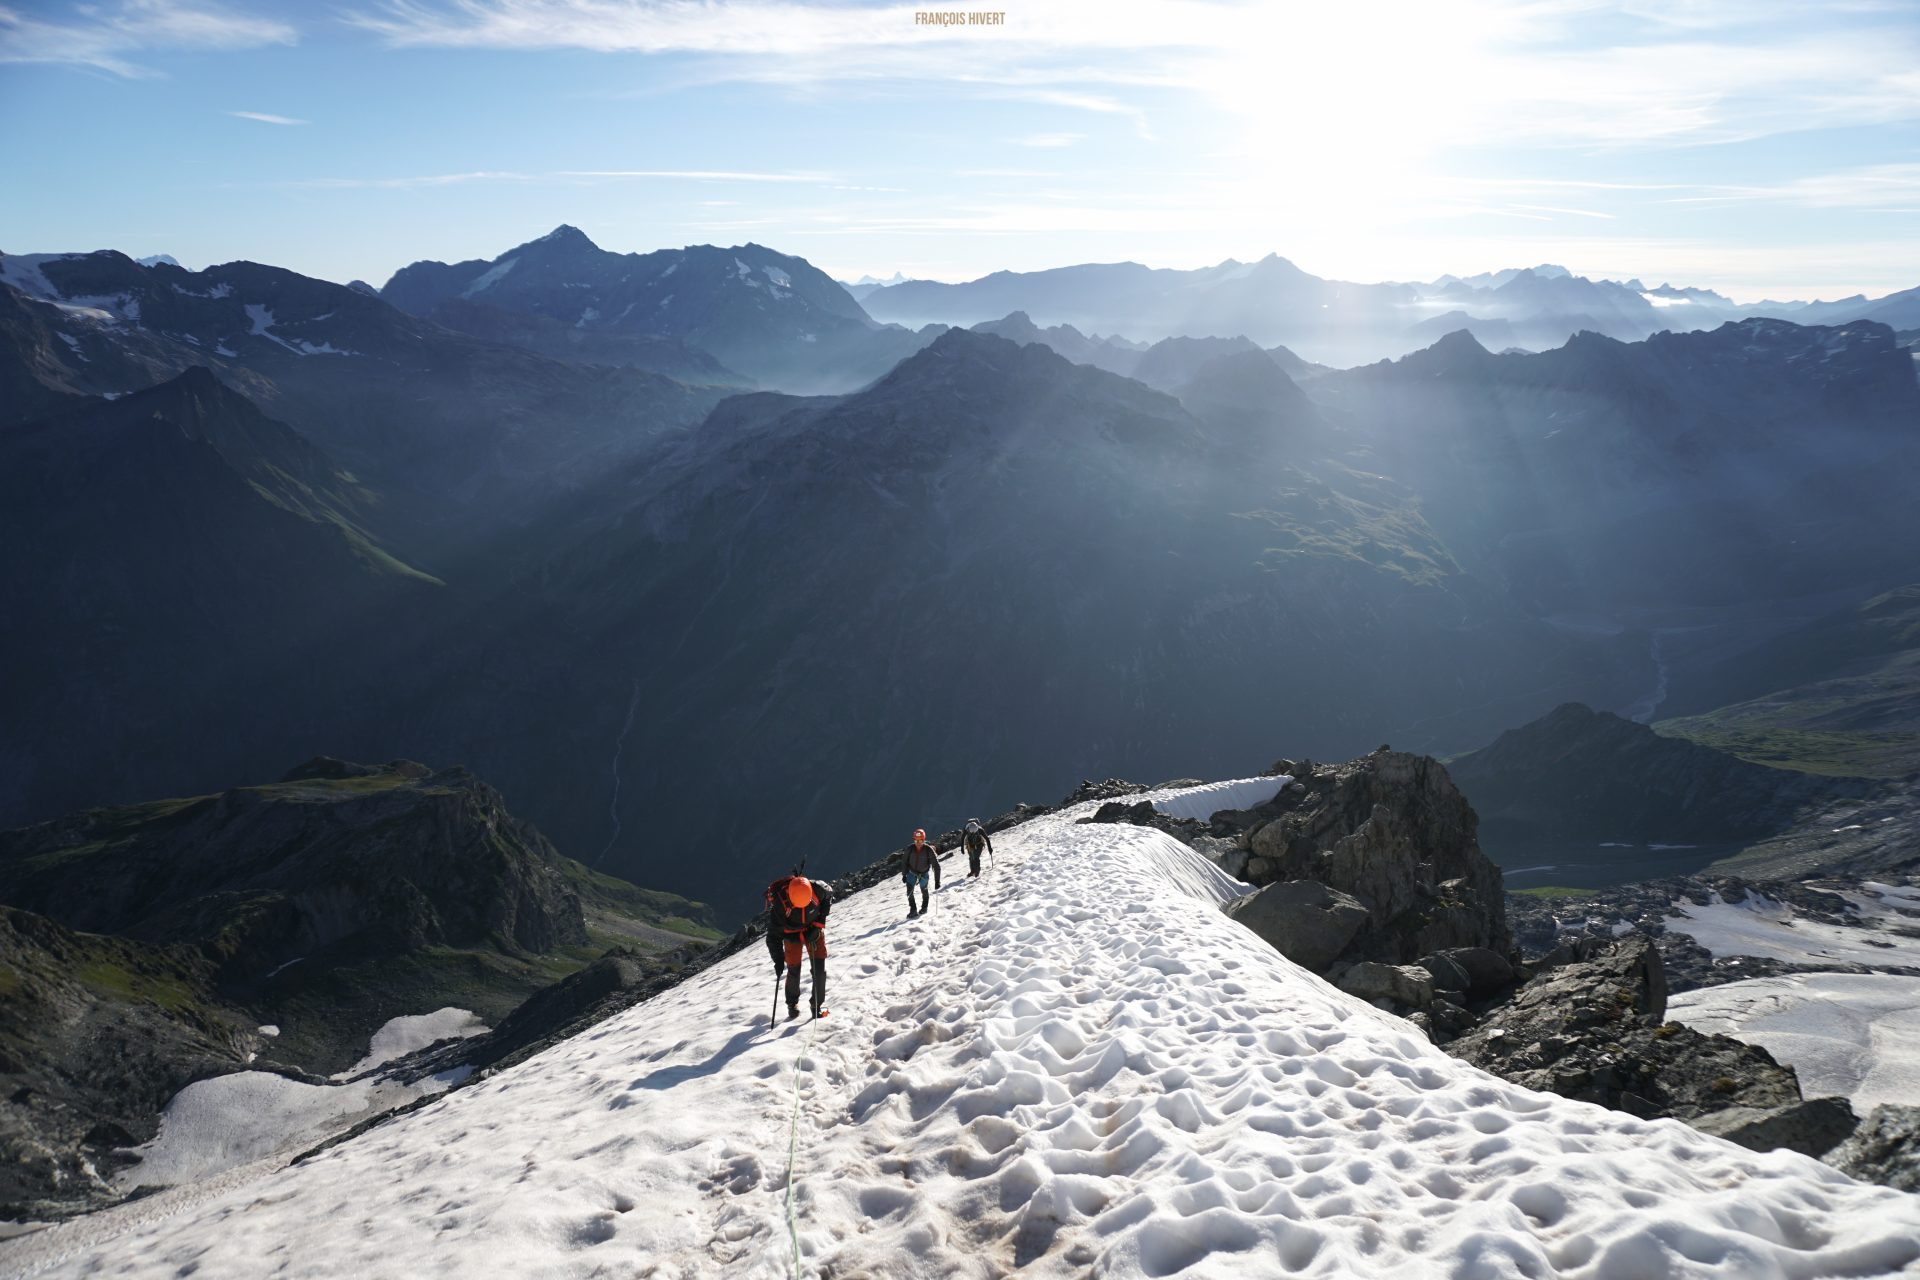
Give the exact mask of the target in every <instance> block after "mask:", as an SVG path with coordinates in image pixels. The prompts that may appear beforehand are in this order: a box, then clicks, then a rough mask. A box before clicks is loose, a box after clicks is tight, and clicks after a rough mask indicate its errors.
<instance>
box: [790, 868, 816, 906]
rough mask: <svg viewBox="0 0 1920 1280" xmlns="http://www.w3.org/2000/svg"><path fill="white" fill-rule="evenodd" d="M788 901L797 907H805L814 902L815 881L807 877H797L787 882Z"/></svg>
mask: <svg viewBox="0 0 1920 1280" xmlns="http://www.w3.org/2000/svg"><path fill="white" fill-rule="evenodd" d="M787 901H788V903H790V904H791V905H793V906H796V907H804V906H806V905H807V904H808V903H810V902H812V901H813V881H811V880H809V879H807V878H806V877H805V876H795V877H794V878H793V879H791V880H789V881H787Z"/></svg>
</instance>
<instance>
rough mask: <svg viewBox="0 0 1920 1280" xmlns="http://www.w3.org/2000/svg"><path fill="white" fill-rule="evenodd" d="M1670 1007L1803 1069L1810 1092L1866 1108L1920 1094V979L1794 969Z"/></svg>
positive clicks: (1803, 1085)
mask: <svg viewBox="0 0 1920 1280" xmlns="http://www.w3.org/2000/svg"><path fill="white" fill-rule="evenodd" d="M1667 1012H1668V1016H1670V1017H1672V1018H1674V1019H1675V1020H1676V1021H1679V1022H1684V1023H1686V1024H1687V1025H1688V1026H1690V1027H1693V1028H1695V1029H1696V1030H1699V1031H1704V1032H1707V1033H1708V1034H1709V1035H1723V1036H1732V1037H1733V1038H1734V1039H1736V1040H1744V1041H1746V1042H1747V1043H1748V1044H1757V1045H1759V1046H1760V1047H1761V1048H1762V1049H1765V1050H1766V1051H1767V1052H1768V1053H1771V1054H1772V1055H1773V1056H1774V1057H1775V1058H1776V1059H1778V1060H1779V1061H1781V1062H1784V1063H1786V1064H1787V1065H1788V1066H1790V1067H1792V1068H1793V1069H1794V1073H1795V1074H1796V1075H1798V1076H1799V1077H1800V1091H1801V1092H1802V1093H1804V1094H1805V1095H1806V1096H1807V1097H1809V1098H1821V1097H1827V1096H1830V1095H1833V1094H1840V1095H1842V1096H1844V1097H1846V1098H1848V1099H1849V1100H1850V1101H1851V1102H1852V1103H1853V1109H1854V1111H1855V1112H1856V1113H1858V1114H1859V1115H1863V1116H1864V1115H1866V1114H1867V1113H1868V1112H1870V1111H1872V1110H1873V1109H1874V1108H1875V1107H1877V1106H1880V1105H1882V1104H1883V1103H1897V1104H1899V1105H1901V1106H1912V1105H1913V1102H1914V1099H1915V1098H1920V978H1907V977H1901V976H1899V975H1897V974H1891V973H1795V974H1782V975H1781V976H1780V977H1777V978H1748V979H1746V980H1745V981H1743V982H1729V983H1727V984H1726V985H1725V986H1719V987H1705V988H1702V989H1700V990H1698V991H1687V992H1683V993H1682V994H1680V995H1677V996H1675V997H1673V998H1672V999H1671V1000H1669V1001H1668V1002H1667Z"/></svg>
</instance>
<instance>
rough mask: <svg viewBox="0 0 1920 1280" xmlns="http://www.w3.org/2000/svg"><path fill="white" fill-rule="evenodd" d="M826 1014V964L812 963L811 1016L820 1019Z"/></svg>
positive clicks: (816, 961) (821, 961) (820, 961)
mask: <svg viewBox="0 0 1920 1280" xmlns="http://www.w3.org/2000/svg"><path fill="white" fill-rule="evenodd" d="M826 1012H827V962H826V961H825V960H815V961H814V962H813V1016H814V1017H816V1018H818V1017H822V1016H824V1015H825V1014H826Z"/></svg>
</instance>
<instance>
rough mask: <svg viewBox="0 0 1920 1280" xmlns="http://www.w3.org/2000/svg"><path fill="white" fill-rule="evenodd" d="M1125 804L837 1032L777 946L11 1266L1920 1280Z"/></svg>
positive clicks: (864, 995) (846, 1018) (888, 919)
mask: <svg viewBox="0 0 1920 1280" xmlns="http://www.w3.org/2000/svg"><path fill="white" fill-rule="evenodd" d="M1092 808H1093V806H1091V805H1087V806H1081V808H1080V809H1078V810H1071V811H1068V812H1066V813H1064V814H1058V815H1051V816H1048V817H1045V818H1041V819H1037V820H1035V821H1033V822H1030V823H1028V824H1026V825H1024V826H1022V827H1019V828H1017V829H1014V830H1012V831H1008V832H1006V833H1005V834H1004V835H1003V836H1002V837H1001V838H1000V839H998V840H996V841H995V844H996V846H997V847H998V850H999V859H998V866H997V868H996V869H994V870H991V871H989V872H988V874H987V875H986V876H985V877H983V878H982V879H980V880H977V881H966V880H964V879H960V878H959V877H954V878H950V879H949V881H948V887H947V888H946V889H945V890H943V891H942V892H941V893H939V894H938V895H936V897H935V900H934V908H933V911H932V913H931V914H930V916H928V917H924V918H922V919H920V920H916V921H911V922H909V921H906V920H904V919H902V918H901V917H902V916H903V915H904V906H905V904H904V901H903V898H904V895H903V894H902V893H900V892H899V891H898V889H897V888H896V887H895V886H892V885H889V884H883V885H880V886H878V887H876V888H875V889H873V890H870V891H868V892H866V893H863V894H860V895H857V896H855V897H853V898H850V899H848V900H847V901H846V902H844V903H842V904H840V905H839V906H838V907H837V908H836V909H835V911H834V913H833V918H832V921H831V929H830V936H831V945H832V950H833V959H832V961H831V967H832V970H833V988H832V992H831V995H832V999H831V1000H830V1001H829V1003H830V1005H831V1007H832V1010H833V1013H832V1016H831V1017H830V1018H828V1019H827V1020H825V1021H824V1022H821V1023H814V1024H794V1025H783V1026H782V1027H781V1028H780V1029H779V1030H777V1031H769V1030H768V1028H767V1025H766V1016H767V1010H768V1008H769V1004H770V999H771V997H772V994H773V991H772V984H773V974H772V971H771V969H770V966H769V965H768V964H767V959H766V955H765V952H764V951H763V950H762V949H760V948H757V947H755V948H749V949H748V950H747V951H746V952H745V953H743V954H741V955H739V956H735V957H733V958H731V959H729V960H728V961H726V962H724V963H722V964H719V965H716V966H715V967H714V968H712V969H710V970H708V971H706V972H705V973H703V974H700V975H698V976H697V977H695V978H693V979H691V980H689V981H688V982H686V983H684V984H682V985H681V986H680V987H678V988H676V989H675V990H673V991H670V992H668V993H666V994H664V995H662V996H660V997H658V998H656V999H654V1000H652V1001H649V1002H647V1003H645V1004H642V1005H639V1006H636V1007H635V1008H633V1009H631V1010H629V1011H627V1012H626V1013H624V1014H621V1015H620V1016H618V1017H616V1018H612V1019H609V1020H608V1021H606V1022H604V1023H602V1024H600V1025H599V1026H597V1027H595V1028H594V1029H593V1030H591V1031H588V1032H586V1033H584V1034H582V1035H580V1036H578V1037H576V1038H575V1039H573V1040H570V1041H568V1042H566V1043H564V1044H562V1045H558V1046H556V1047H554V1048H553V1049H551V1050H549V1051H548V1052H547V1053H545V1054H542V1055H540V1056H539V1057H536V1058H534V1059H531V1060H530V1061H528V1062H525V1063H523V1064H521V1065H520V1066H518V1067H515V1068H513V1069H511V1070H508V1071H504V1072H502V1073H500V1074H499V1075H497V1076H493V1077H490V1078H488V1079H485V1080H482V1081H481V1082H479V1083H477V1084H475V1085H472V1086H470V1087H468V1088H465V1089H461V1090H458V1091H456V1092H454V1093H451V1094H449V1095H448V1096H447V1097H446V1098H445V1099H443V1100H441V1101H439V1102H437V1103H434V1104H431V1105H429V1106H427V1107H425V1108H423V1109H422V1110H420V1111H417V1112H414V1113H412V1114H410V1115H407V1116H404V1117H401V1118H398V1119H396V1120H394V1121H392V1122H390V1123H388V1124H386V1125H384V1126H382V1127H380V1128H377V1129H374V1130H373V1131H371V1132H369V1133H368V1134H366V1135H364V1136H362V1137H360V1138H358V1139H356V1140H355V1141H353V1142H351V1143H347V1144H345V1145H343V1146H340V1147H336V1148H334V1149H332V1150H330V1151H328V1152H326V1153H324V1154H323V1155H321V1156H319V1157H317V1158H315V1159H313V1160H311V1161H309V1162H307V1163H305V1164H302V1165H299V1166H296V1167H294V1168H290V1169H287V1170H284V1171H282V1172H279V1173H277V1174H274V1175H272V1176H271V1177H269V1178H265V1179H262V1180H260V1181H258V1182H255V1183H253V1184H251V1185H247V1186H244V1187H240V1188H238V1189H235V1190H230V1191H224V1192H221V1193H220V1194H218V1195H215V1196H212V1197H210V1198H207V1199H205V1200H203V1201H201V1202H199V1203H195V1204H190V1205H188V1206H187V1207H185V1208H184V1209H183V1210H182V1211H180V1212H179V1213H177V1214H175V1215H174V1216H172V1217H169V1218H165V1219H160V1220H154V1221H147V1222H143V1223H139V1224H137V1225H136V1226H135V1227H134V1228H133V1229H132V1230H130V1231H128V1232H127V1233H126V1234H124V1235H122V1236H120V1237H119V1238H117V1239H113V1240H110V1241H107V1242H105V1243H88V1238H87V1236H86V1234H85V1232H84V1230H75V1228H84V1225H85V1224H84V1222H82V1223H77V1224H71V1226H63V1227H58V1228H54V1229H52V1230H49V1231H47V1232H44V1233H42V1234H41V1235H39V1236H37V1237H34V1238H32V1239H30V1240H28V1241H26V1242H22V1243H16V1244H14V1245H11V1246H0V1271H3V1270H5V1269H7V1267H8V1266H9V1264H12V1265H14V1266H16V1267H19V1268H22V1269H24V1270H25V1271H26V1273H28V1274H53V1275H89V1276H149V1275H151V1276H173V1275H179V1274H185V1273H188V1272H192V1273H194V1274H198V1275H202V1276H220V1277H230V1276H256V1275H266V1274H292V1275H302V1276H341V1277H346V1276H354V1277H360V1276H394V1277H402V1276H427V1275H458V1276H462V1277H469V1276H480V1275H512V1276H520V1277H587V1276H597V1275H607V1276H616V1275H617V1276H631V1275H642V1276H651V1277H662V1278H666V1277H688V1276H715V1275H725V1276H728V1277H742V1276H767V1277H772V1276H783V1275H791V1274H793V1273H794V1272H795V1270H796V1269H797V1270H798V1271H800V1272H802V1273H804V1274H806V1275H809V1276H814V1275H820V1276H834V1277H855V1276H868V1277H880V1276H884V1277H889V1278H893V1277H908V1276H943V1277H946V1276H953V1277H988V1276H1002V1275H1008V1274H1011V1273H1013V1272H1014V1271H1016V1270H1018V1271H1019V1272H1020V1274H1021V1275H1023V1276H1035V1277H1067V1276H1075V1277H1077V1276H1086V1275H1094V1276H1163V1275H1171V1274H1175V1273H1181V1274H1188V1275H1193V1276H1219V1277H1227V1276H1231V1277H1236V1278H1238V1277H1264V1276H1283V1275H1284V1276H1298V1275H1310V1276H1328V1277H1335V1276H1338V1277H1349V1276H1356V1275H1359V1276H1381V1277H1386V1276H1392V1277H1396V1278H1397V1277H1408V1276H1448V1277H1459V1278H1460V1280H1476V1278H1481V1277H1486V1278H1493V1277H1511V1276H1532V1277H1541V1276H1551V1275H1566V1276H1574V1277H1595V1278H1601V1280H1614V1278H1624V1277H1640V1276H1661V1277H1668V1276H1674V1277H1677V1276H1708V1275H1713V1276H1736V1275H1737V1276H1741V1277H1766V1276H1779V1277H1789V1276H1791V1277H1812V1276H1824V1275H1883V1274H1893V1273H1896V1272H1897V1271H1898V1270H1899V1269H1900V1268H1902V1267H1912V1266H1915V1265H1920V1264H1916V1259H1920V1197H1915V1196H1908V1195H1903V1194H1901V1193H1898V1192H1894V1191H1889V1190H1885V1189H1882V1188H1876V1187H1870V1186H1865V1185H1862V1184H1858V1183H1855V1182H1852V1181H1851V1180H1849V1179H1847V1178H1846V1177H1844V1176H1842V1175H1841V1174H1839V1173H1837V1172H1835V1171H1833V1170H1831V1169H1829V1168H1827V1167H1825V1166H1823V1165H1820V1164H1818V1163H1816V1162H1814V1161H1812V1160H1809V1159H1806V1158H1804V1157H1801V1156H1797V1155H1793V1154H1791V1153H1786V1152H1778V1153H1774V1154H1771V1155H1757V1154H1754V1153H1753V1152H1749V1151H1746V1150H1743V1149H1741V1148H1738V1147H1735V1146H1733V1145H1731V1144H1729V1143H1724V1142H1721V1141H1719V1140H1717V1139H1713V1138H1709V1137H1706V1136H1704V1135H1702V1134H1699V1133H1696V1132H1694V1131H1693V1130H1690V1129H1688V1128H1687V1127H1685V1126H1683V1125H1681V1124H1679V1123H1677V1122H1674V1121H1657V1122H1653V1123H1647V1122H1643V1121H1639V1120H1635V1119H1632V1118H1631V1117H1628V1116H1625V1115H1621V1114H1618V1113H1614V1112H1608V1111H1604V1110H1601V1109H1599V1108H1596V1107H1592V1106H1589V1105H1586V1104H1584V1103H1577V1102H1570V1101H1566V1100H1564V1099H1560V1098H1555V1097H1549V1096H1545V1095H1540V1094H1534V1093H1530V1092H1529V1091H1527V1090H1525V1089H1521V1088H1518V1087H1516V1086H1513V1085H1510V1084H1506V1083H1503V1082H1501V1081H1498V1080H1496V1079H1494V1078H1492V1077H1490V1076H1487V1075H1485V1074H1483V1073H1481V1072H1480V1071H1478V1070H1475V1069H1474V1068H1471V1067H1468V1066H1466V1065H1465V1064H1462V1063H1460V1062H1457V1061H1455V1060H1454V1059H1452V1058H1450V1057H1448V1056H1447V1055H1446V1054H1444V1053H1443V1052H1441V1051H1440V1050H1438V1049H1435V1048H1433V1047H1432V1046H1431V1045H1429V1044H1428V1043H1427V1042H1426V1041H1425V1040H1424V1039H1423V1038H1422V1037H1421V1036H1420V1035H1419V1034H1418V1032H1417V1031H1415V1030H1414V1029H1413V1028H1411V1027H1410V1026H1408V1025H1407V1024H1405V1023H1403V1022H1400V1021H1398V1020H1396V1019H1394V1018H1391V1017H1389V1016H1388V1015H1386V1014H1383V1013H1381V1012H1379V1011H1377V1010H1375V1009H1373V1008H1371V1007H1370V1006H1368V1005H1365V1004H1363V1003H1360V1002H1359V1001H1356V1000H1354V999H1352V998H1350V997H1348V996H1345V995H1343V994H1341V993H1339V992H1337V991H1335V990H1333V989H1332V988H1331V987H1329V986H1327V985H1326V984H1325V983H1323V982H1321V981H1320V980H1319V979H1317V978H1314V977H1312V976H1310V975H1308V974H1306V973H1305V972H1304V971H1302V970H1300V969H1299V968H1297V967H1295V966H1294V965H1292V964H1291V963H1289V962H1288V961H1287V960H1285V959H1284V958H1282V957H1281V956H1280V955H1278V954H1277V953H1276V952H1274V951H1273V950H1272V949H1271V948H1270V947H1268V946H1267V945H1266V944H1265V943H1263V942H1261V941H1260V940H1259V939H1257V938H1256V937H1254V935H1253V934H1251V933H1249V932H1248V931H1246V930H1244V929H1242V928H1241V927H1240V926H1239V925H1237V924H1235V923H1234V922H1233V921H1231V920H1229V919H1227V918H1226V917H1225V916H1224V915H1222V914H1221V913H1220V911H1219V910H1218V904H1219V902H1220V901H1221V900H1222V899H1224V898H1226V897H1228V896H1230V895H1232V894H1233V893H1234V892H1236V891H1237V890H1239V889H1241V888H1243V886H1241V885H1239V884H1238V883H1236V882H1235V881H1233V880H1230V879H1229V878H1227V877H1226V876H1225V875H1224V874H1223V873H1221V872H1220V871H1219V870H1217V869H1216V868H1214V867H1213V866H1212V865H1211V864H1210V863H1208V862H1207V861H1206V860H1205V859H1204V858H1202V857H1200V856H1199V855H1197V854H1195V853H1193V852H1192V851H1191V850H1189V849H1187V848H1186V847H1185V846H1183V845H1181V844H1179V843H1178V842H1176V841H1174V840H1172V839H1170V838H1169V837H1167V836H1165V835H1163V834H1161V833H1160V832H1158V831H1154V830H1152V829H1150V828H1142V827H1134V826H1127V825H1111V824H1099V825H1093V826H1076V825H1074V824H1073V821H1072V820H1073V819H1074V818H1075V817H1078V816H1082V815H1083V814H1084V813H1085V812H1088V811H1090V810H1091V809H1092ZM790 1162H791V1167H792V1176H791V1178H790V1177H789V1174H788V1169H789V1163H790ZM136 1207H137V1206H136ZM63 1233H65V1234H63ZM65 1240H72V1241H74V1242H75V1243H74V1244H73V1245H72V1246H71V1247H68V1246H66V1245H64V1244H63V1241H65ZM9 1249H12V1250H13V1252H8V1250H9ZM29 1251H30V1252H29ZM62 1253H64V1254H65V1255H66V1256H58V1255H60V1254H62ZM796 1260H797V1263H798V1266H797V1268H796Z"/></svg>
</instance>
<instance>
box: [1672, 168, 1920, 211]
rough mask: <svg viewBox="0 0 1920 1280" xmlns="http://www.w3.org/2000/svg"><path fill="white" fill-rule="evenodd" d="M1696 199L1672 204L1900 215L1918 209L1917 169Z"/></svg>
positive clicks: (1709, 193)
mask: <svg viewBox="0 0 1920 1280" xmlns="http://www.w3.org/2000/svg"><path fill="white" fill-rule="evenodd" d="M1696 190H1698V191H1700V193H1701V194H1698V195H1691V196H1675V197H1672V198H1671V199H1670V200H1669V203H1672V204H1700V205H1715V204H1740V203H1747V202H1755V201H1758V202H1765V203H1774V204H1787V205H1798V206H1800V207H1802V208H1808V209H1855V210H1859V211H1862V212H1867V213H1905V212H1909V211H1910V210H1911V209H1912V207H1913V206H1914V205H1916V204H1920V164H1876V165H1864V166H1862V167H1860V168H1857V169H1845V170H1840V171H1838V172H1835V173H1821V174H1810V175H1808V176H1806V177H1802V178H1795V179H1793V180H1791V181H1788V182H1779V183H1773V184H1771V185H1764V186H1719V187H1702V188H1697V189H1696Z"/></svg>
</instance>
